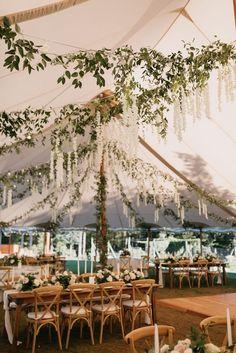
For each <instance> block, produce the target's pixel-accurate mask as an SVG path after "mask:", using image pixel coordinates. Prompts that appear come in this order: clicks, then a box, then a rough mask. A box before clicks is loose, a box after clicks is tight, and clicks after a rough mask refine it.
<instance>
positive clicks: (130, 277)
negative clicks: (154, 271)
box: [120, 270, 144, 283]
mask: <svg viewBox="0 0 236 353" xmlns="http://www.w3.org/2000/svg"><path fill="white" fill-rule="evenodd" d="M142 278H144V274H143V272H141V271H140V270H130V271H129V270H124V271H122V272H121V273H120V279H121V280H122V281H124V282H125V283H130V282H132V281H135V280H137V279H142Z"/></svg>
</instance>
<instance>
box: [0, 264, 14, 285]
mask: <svg viewBox="0 0 236 353" xmlns="http://www.w3.org/2000/svg"><path fill="white" fill-rule="evenodd" d="M11 271H12V268H11V267H10V266H0V288H1V289H9V288H11V287H12V285H11V280H12V278H11Z"/></svg>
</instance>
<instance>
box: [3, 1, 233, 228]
mask: <svg viewBox="0 0 236 353" xmlns="http://www.w3.org/2000/svg"><path fill="white" fill-rule="evenodd" d="M53 3H58V1H49V0H48V1H47V0H45V1H42V0H34V1H32V0H30V1H29V0H28V1H27V0H24V1H23V0H22V1H20V2H19V1H18V0H3V1H1V4H0V15H2V16H3V15H9V14H11V13H15V12H18V11H23V10H28V9H33V8H36V7H38V6H44V5H48V4H53ZM233 5H234V2H233V1H232V0H218V1H215V0H190V1H189V0H168V1H167V0H129V1H126V0H120V1H116V0H100V1H96V0H88V1H83V2H82V3H81V4H78V5H76V6H72V7H70V8H68V9H66V10H63V11H60V12H56V13H54V14H50V15H47V16H41V17H39V18H34V19H32V20H28V21H25V22H22V23H20V27H21V30H22V33H23V35H24V37H25V38H26V39H31V40H33V41H34V42H35V43H36V44H41V45H43V46H44V50H45V52H49V53H56V54H60V53H66V52H75V51H76V50H79V49H80V48H83V49H99V48H103V47H107V48H111V49H114V48H117V47H120V46H123V45H126V44H128V45H132V46H133V47H134V48H135V49H137V50H138V49H139V48H141V47H150V48H155V49H158V50H160V51H161V52H163V53H170V52H174V51H177V50H181V49H182V48H183V41H185V42H191V41H193V40H194V46H201V45H203V44H205V45H206V44H208V43H209V42H211V41H213V40H214V39H215V36H217V38H218V39H220V40H222V41H225V42H227V43H229V42H233V41H234V40H235V18H234V6H233ZM0 50H1V51H0V53H1V55H2V54H3V53H4V51H5V50H6V48H5V47H4V45H3V44H2V43H1V48H0ZM60 73H61V69H58V67H47V68H46V69H45V71H43V72H33V73H31V75H28V74H27V72H24V71H19V72H11V73H10V72H9V71H7V70H6V69H5V68H3V67H2V65H1V68H0V85H1V100H0V109H1V110H6V111H14V110H20V109H25V108H26V107H28V106H32V107H37V108H41V107H49V106H53V107H62V106H63V105H65V104H68V103H85V102H87V101H89V100H90V99H91V98H92V97H94V96H96V95H97V94H98V93H100V92H101V91H102V90H101V89H99V88H98V87H97V86H96V84H95V82H94V79H93V78H91V77H88V78H86V79H84V85H83V88H82V89H81V90H80V89H74V88H73V87H71V86H70V85H65V86H60V85H58V84H57V78H58V77H59V75H60ZM216 82H217V77H216V73H213V75H212V78H211V80H210V83H209V87H210V111H211V116H208V117H206V116H204V115H205V114H204V112H203V114H202V115H203V117H202V119H199V120H197V121H196V122H195V123H194V124H193V122H192V117H190V116H188V117H187V124H186V125H187V128H186V131H185V132H184V133H183V139H182V141H179V140H178V138H177V136H176V135H175V133H174V131H173V108H172V107H170V112H169V113H168V120H169V129H168V135H167V140H166V142H164V141H160V139H159V138H158V137H157V134H156V132H155V131H153V130H152V129H150V128H147V127H141V128H140V136H142V138H144V139H145V141H147V143H148V144H149V145H150V146H151V147H152V148H154V149H155V150H156V151H157V152H158V153H159V154H160V155H162V156H163V158H165V159H166V160H167V161H168V162H169V163H170V164H171V165H173V166H174V167H175V168H176V169H177V170H179V171H180V172H181V173H182V174H183V175H185V176H186V177H187V178H188V179H190V180H192V181H193V182H195V183H196V184H197V185H199V186H200V187H202V188H203V189H204V190H207V191H209V192H212V193H214V194H215V195H216V196H218V197H219V198H223V199H234V198H235V195H236V182H235V180H236V167H235V163H234V160H235V157H234V154H235V143H236V133H235V131H236V129H235V127H236V123H235V111H236V100H235V101H234V102H230V103H229V102H226V101H225V97H222V107H221V111H220V112H219V110H218V96H217V83H216ZM106 88H111V89H112V88H113V82H112V80H111V77H110V76H109V75H107V80H106ZM235 94H236V90H235ZM49 134H50V129H49V130H48V132H47V136H48V138H49ZM5 141H6V139H5V138H4V137H1V139H0V144H3V143H4V142H5ZM139 156H140V157H141V158H142V159H143V160H145V161H147V162H151V163H152V164H154V165H157V166H158V167H159V168H161V169H162V170H164V171H167V172H170V174H172V175H174V173H173V172H171V171H169V170H168V168H166V167H165V166H164V165H163V164H162V163H161V162H160V161H158V160H157V159H156V158H155V157H154V156H153V155H151V154H150V152H149V151H148V150H146V149H145V148H144V147H143V146H140V147H139ZM49 160H50V145H49V142H48V140H47V142H46V144H45V146H42V145H40V144H37V146H36V148H35V149H27V148H23V149H22V152H21V153H20V154H9V155H8V154H7V155H4V156H2V157H0V173H6V172H7V171H14V170H17V169H22V168H26V167H29V166H30V165H37V164H40V163H44V162H48V161H49ZM130 189H131V190H130V194H131V195H132V192H133V191H132V186H130ZM91 194H92V193H91ZM62 196H63V195H62ZM35 197H36V196H35V195H33V196H29V197H28V198H26V199H25V200H22V201H18V202H17V203H16V204H14V205H13V206H12V207H9V208H5V209H2V210H1V212H0V220H1V221H10V220H11V219H14V217H17V216H19V215H20V214H22V211H23V209H27V208H28V209H29V208H30V207H32V205H33V204H34V203H35V202H36V199H35ZM192 197H193V199H194V202H196V201H197V196H196V195H193V196H192ZM36 198H37V197H36ZM67 198H68V195H64V199H63V197H62V198H61V203H60V205H63V203H64V202H66V199H67ZM89 198H90V197H89V192H87V193H86V195H85V198H84V200H82V209H81V210H80V212H79V215H78V217H75V216H74V217H73V226H74V225H84V224H88V223H94V222H95V216H94V213H95V210H94V207H93V206H92V205H91V204H90V203H89V202H90V200H89ZM23 205H24V206H23ZM80 207H81V205H80ZM141 208H142V209H141V210H140V214H141V215H142V216H143V217H144V219H145V221H147V222H153V211H154V209H153V207H152V206H144V205H142V207H141ZM212 210H214V212H215V213H217V214H219V215H221V216H222V217H223V218H227V217H228V216H229V215H228V214H227V213H225V212H224V211H222V210H220V209H219V208H218V207H214V206H213V207H212ZM72 213H73V214H76V210H73V212H72ZM50 218H51V211H50V210H49V208H45V209H43V210H38V211H37V212H35V213H33V214H32V215H29V216H28V217H27V218H24V219H21V220H20V221H19V223H21V224H28V225H33V224H37V223H41V222H43V221H44V220H46V221H47V220H49V219H50ZM188 218H189V219H195V220H196V221H197V220H199V219H200V218H199V216H198V212H197V210H195V211H189V213H188ZM70 222H71V220H70V221H69V218H68V217H66V218H65V220H64V225H68V224H69V223H70ZM127 222H128V221H127V218H126V217H124V215H123V212H122V207H121V204H120V202H119V201H118V198H117V195H116V194H112V195H111V198H110V199H109V200H108V223H109V224H110V225H111V226H113V227H120V226H127ZM207 222H208V223H209V224H210V225H218V224H219V222H217V221H215V220H213V221H210V220H208V221H206V223H207ZM159 223H160V224H161V225H163V226H175V225H177V224H176V222H175V221H174V220H173V219H171V218H169V217H166V216H164V215H163V214H161V215H160V220H159Z"/></svg>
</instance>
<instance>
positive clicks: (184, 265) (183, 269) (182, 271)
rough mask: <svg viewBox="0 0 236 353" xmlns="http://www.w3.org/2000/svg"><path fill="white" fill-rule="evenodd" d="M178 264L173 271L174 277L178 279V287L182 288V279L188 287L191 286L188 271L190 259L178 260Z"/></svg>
mask: <svg viewBox="0 0 236 353" xmlns="http://www.w3.org/2000/svg"><path fill="white" fill-rule="evenodd" d="M178 264H179V268H178V269H177V270H176V271H174V278H177V279H178V282H179V288H182V282H183V280H184V279H186V280H187V282H188V285H189V288H191V283H190V271H189V264H190V260H179V261H178Z"/></svg>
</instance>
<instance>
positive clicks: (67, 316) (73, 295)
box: [61, 283, 97, 349]
mask: <svg viewBox="0 0 236 353" xmlns="http://www.w3.org/2000/svg"><path fill="white" fill-rule="evenodd" d="M96 287H97V285H96V284H89V283H79V284H72V285H70V286H69V287H68V289H69V291H70V303H69V305H66V306H63V307H62V308H61V313H62V322H63V327H64V323H66V322H67V324H68V331H67V338H66V349H68V346H69V340H70V332H71V330H72V328H73V326H74V324H75V323H76V322H78V321H80V322H81V325H80V337H81V336H82V330H83V321H86V322H87V324H88V327H89V329H90V336H91V342H92V344H94V337H93V327H92V309H91V308H92V300H93V295H94V290H95V288H96Z"/></svg>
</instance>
